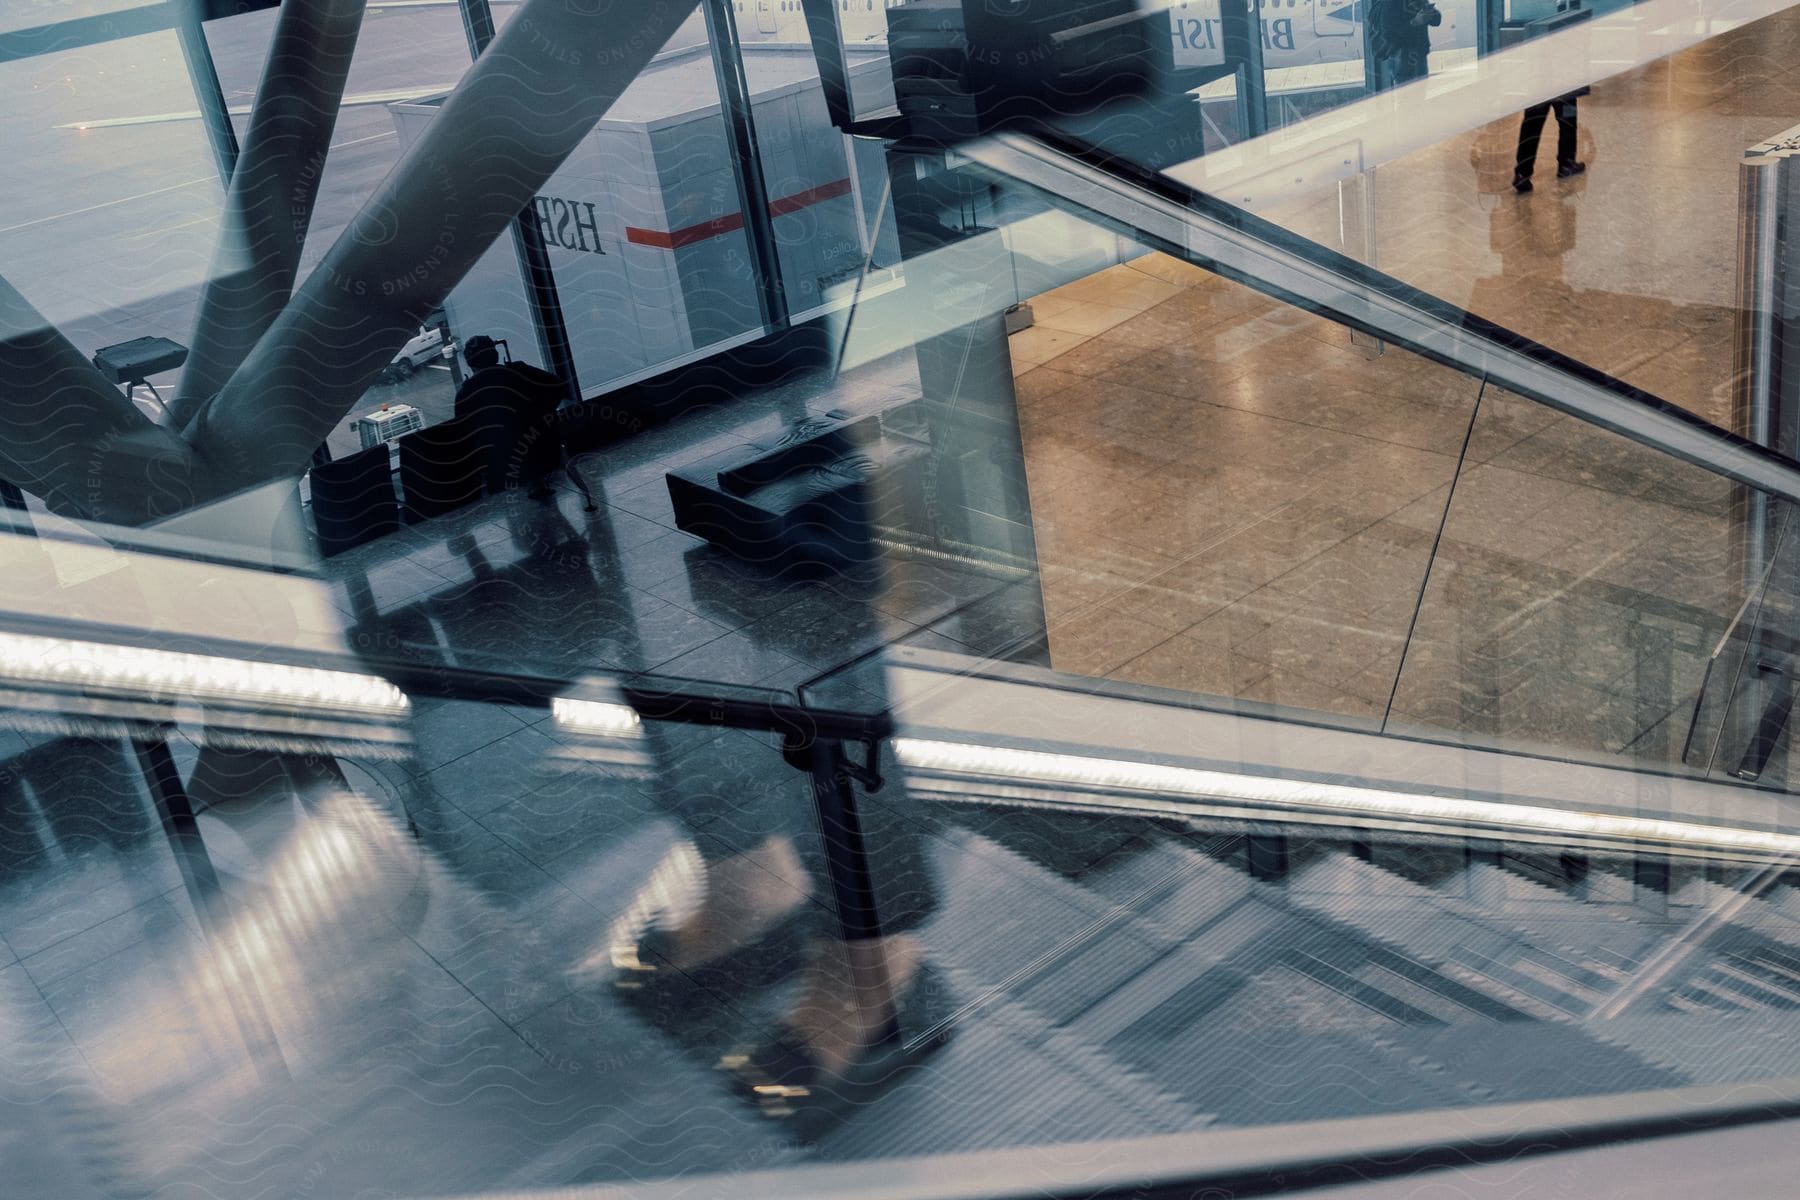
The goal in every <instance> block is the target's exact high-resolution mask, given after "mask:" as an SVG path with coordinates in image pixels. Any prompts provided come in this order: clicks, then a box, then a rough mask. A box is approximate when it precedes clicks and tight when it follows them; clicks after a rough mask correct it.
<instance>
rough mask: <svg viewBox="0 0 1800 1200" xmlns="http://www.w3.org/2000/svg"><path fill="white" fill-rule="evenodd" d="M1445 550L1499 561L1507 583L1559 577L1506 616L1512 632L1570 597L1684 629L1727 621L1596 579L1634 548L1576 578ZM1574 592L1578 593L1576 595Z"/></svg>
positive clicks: (1542, 566)
mask: <svg viewBox="0 0 1800 1200" xmlns="http://www.w3.org/2000/svg"><path fill="white" fill-rule="evenodd" d="M1445 548H1454V549H1456V550H1459V551H1461V552H1463V553H1464V554H1466V555H1467V556H1468V557H1469V558H1471V559H1481V558H1499V559H1502V560H1504V561H1505V562H1507V563H1510V564H1512V567H1511V569H1510V570H1509V571H1508V572H1507V573H1505V574H1504V576H1503V578H1505V579H1509V580H1512V579H1522V578H1523V576H1524V575H1526V574H1527V573H1531V572H1538V573H1543V574H1548V575H1553V576H1558V577H1562V578H1558V579H1556V580H1553V581H1552V582H1551V583H1550V585H1549V586H1550V587H1552V588H1554V589H1556V594H1555V595H1553V596H1539V597H1537V598H1536V599H1535V600H1534V604H1535V605H1536V607H1535V608H1534V609H1533V611H1532V613H1531V614H1530V615H1529V616H1521V615H1519V614H1518V613H1514V614H1510V615H1509V617H1508V618H1507V620H1508V621H1509V622H1512V625H1511V626H1510V627H1515V628H1516V626H1517V625H1518V624H1522V623H1523V622H1524V621H1526V620H1529V619H1531V618H1532V617H1535V616H1536V615H1537V614H1538V613H1539V612H1542V611H1545V610H1546V609H1547V608H1548V606H1549V604H1550V602H1551V601H1553V600H1563V599H1564V598H1566V597H1569V596H1571V595H1573V596H1578V597H1580V598H1582V599H1588V598H1594V599H1598V600H1599V601H1600V602H1601V603H1604V604H1607V605H1610V606H1611V607H1614V608H1619V609H1627V610H1630V611H1632V612H1635V613H1638V614H1640V615H1642V616H1650V617H1656V618H1658V619H1661V620H1666V621H1674V622H1677V623H1678V624H1680V625H1681V626H1682V627H1683V628H1684V629H1689V628H1693V627H1696V626H1698V627H1700V628H1705V627H1706V626H1707V624H1708V622H1725V621H1727V620H1728V619H1729V618H1727V617H1725V616H1723V615H1721V614H1719V613H1717V612H1714V611H1713V610H1711V609H1706V608H1700V607H1697V606H1694V605H1687V604H1683V603H1682V602H1681V601H1679V600H1672V599H1670V598H1668V597H1666V596H1658V595H1655V594H1653V593H1650V592H1640V591H1637V590H1635V589H1632V588H1629V587H1626V586H1625V585H1623V584H1617V583H1612V582H1610V581H1609V580H1605V579H1600V578H1598V574H1599V572H1600V571H1602V570H1604V569H1605V568H1606V567H1608V566H1610V565H1612V564H1613V563H1616V562H1622V561H1626V560H1627V556H1628V554H1629V552H1630V551H1631V550H1633V549H1636V547H1635V546H1632V547H1626V548H1624V549H1621V550H1618V551H1616V552H1614V553H1613V554H1612V555H1610V556H1606V557H1604V558H1602V560H1601V561H1600V562H1599V563H1598V564H1596V565H1595V567H1594V568H1593V569H1592V570H1590V571H1587V572H1585V573H1581V574H1577V573H1576V572H1574V571H1570V570H1567V569H1566V568H1562V567H1554V566H1550V565H1548V564H1546V563H1541V562H1532V561H1530V560H1528V559H1516V558H1513V557H1512V556H1510V555H1506V554H1502V553H1500V552H1499V551H1494V550H1489V549H1488V548H1486V547H1483V546H1474V545H1471V544H1469V543H1465V542H1461V541H1456V540H1453V539H1449V538H1446V539H1445V540H1444V542H1443V543H1442V544H1441V546H1440V552H1441V551H1442V550H1443V549H1445ZM1577 589H1582V590H1579V591H1578V590H1577ZM1587 589H1592V590H1593V591H1597V592H1600V593H1601V595H1600V596H1598V597H1589V596H1588V594H1587ZM1646 600H1647V601H1649V602H1650V603H1649V605H1645V604H1643V603H1641V601H1646ZM1506 627H1507V626H1505V625H1504V623H1503V626H1496V627H1494V628H1493V629H1491V630H1489V631H1488V634H1487V636H1497V635H1499V634H1500V633H1502V632H1505V628H1506ZM1703 640H1708V642H1709V644H1710V639H1703Z"/></svg>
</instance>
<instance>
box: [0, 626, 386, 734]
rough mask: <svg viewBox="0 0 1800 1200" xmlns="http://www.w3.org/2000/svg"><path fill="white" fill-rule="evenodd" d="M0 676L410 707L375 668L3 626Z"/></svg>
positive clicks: (326, 705) (333, 706)
mask: <svg viewBox="0 0 1800 1200" xmlns="http://www.w3.org/2000/svg"><path fill="white" fill-rule="evenodd" d="M0 679H5V680H9V681H17V682H19V683H24V684H52V685H55V686H58V687H67V688H93V689H104V690H107V691H111V692H121V693H127V694H130V693H139V694H142V693H149V694H151V695H162V694H168V693H175V694H179V695H183V696H190V697H192V698H194V699H196V700H213V701H236V702H240V703H242V702H245V701H257V702H260V703H265V704H274V705H285V706H288V707H295V708H308V709H326V710H333V711H344V710H360V711H364V712H370V713H381V714H385V715H397V714H399V713H403V712H405V711H406V709H407V707H408V701H407V699H406V694H405V693H404V692H402V691H401V690H400V689H399V688H397V687H395V686H394V685H393V684H391V683H389V682H388V681H387V680H385V679H378V678H376V677H375V676H373V675H356V674H353V673H351V672H348V671H326V670H320V669H318V668H316V667H290V666H284V665H281V664H279V663H264V662H254V661H252V660H249V659H241V658H217V657H213V656H211V655H205V654H184V653H180V652H178V651H174V650H152V649H148V648H146V647H143V646H118V645H110V644H107V643H104V642H78V641H70V640H68V639H66V638H51V637H33V636H29V635H26V634H16V633H0Z"/></svg>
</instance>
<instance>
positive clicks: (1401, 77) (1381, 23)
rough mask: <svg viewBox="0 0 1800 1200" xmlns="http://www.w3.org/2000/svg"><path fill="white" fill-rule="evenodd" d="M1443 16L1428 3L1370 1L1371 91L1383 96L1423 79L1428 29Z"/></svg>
mask: <svg viewBox="0 0 1800 1200" xmlns="http://www.w3.org/2000/svg"><path fill="white" fill-rule="evenodd" d="M1443 23H1444V14H1443V13H1441V12H1439V11H1438V9H1437V6H1436V5H1434V4H1432V3H1431V0H1371V3H1370V5H1369V22H1368V37H1369V57H1370V58H1371V59H1372V60H1373V62H1374V65H1375V88H1374V90H1375V91H1378V92H1385V91H1387V90H1388V89H1389V88H1397V87H1399V86H1400V85H1401V84H1404V83H1411V82H1412V81H1413V80H1415V79H1423V78H1425V75H1426V72H1427V70H1428V69H1429V68H1428V66H1427V56H1428V55H1429V54H1430V53H1431V33H1430V30H1431V27H1432V26H1434V25H1442V24H1443Z"/></svg>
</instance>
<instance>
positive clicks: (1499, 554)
mask: <svg viewBox="0 0 1800 1200" xmlns="http://www.w3.org/2000/svg"><path fill="white" fill-rule="evenodd" d="M1528 473H1529V472H1521V474H1528ZM1537 478H1547V479H1554V478H1555V477H1554V476H1543V475H1539V476H1537ZM1558 482H1567V481H1563V480H1558ZM1433 490H1434V491H1435V490H1437V489H1433ZM1429 494H1430V493H1427V495H1429ZM1607 494H1608V495H1618V493H1616V492H1613V493H1607ZM1423 498H1424V497H1421V499H1423ZM1414 503H1416V502H1414ZM1402 507H1406V506H1402ZM1395 511H1399V510H1395ZM1388 515H1389V516H1392V515H1393V514H1392V513H1390V514H1388ZM1386 520H1387V518H1386V517H1383V518H1381V519H1380V520H1378V521H1376V522H1375V523H1374V524H1373V525H1371V526H1369V527H1367V528H1365V529H1362V530H1360V531H1358V533H1356V534H1354V535H1352V536H1356V537H1360V536H1362V535H1363V534H1367V533H1373V534H1374V535H1375V536H1377V537H1382V534H1381V533H1380V531H1379V530H1378V529H1377V528H1376V526H1379V525H1381V524H1383V523H1384V522H1385V521H1386ZM1449 528H1450V527H1449V526H1446V530H1445V533H1446V536H1445V538H1444V539H1443V541H1442V542H1441V544H1440V545H1439V555H1438V557H1442V556H1443V551H1444V550H1446V549H1454V550H1457V551H1460V552H1461V553H1462V554H1463V555H1465V556H1467V557H1468V558H1470V559H1482V558H1487V559H1499V560H1501V565H1503V566H1505V567H1507V570H1506V571H1505V573H1504V575H1503V577H1504V578H1507V579H1513V578H1518V577H1519V575H1520V574H1521V573H1522V572H1525V571H1542V572H1549V573H1553V574H1556V575H1566V576H1569V577H1571V578H1573V579H1575V580H1577V581H1588V582H1590V583H1591V584H1592V585H1593V586H1594V587H1596V588H1601V589H1605V590H1607V591H1609V592H1614V593H1619V594H1621V595H1628V596H1633V597H1643V598H1645V599H1649V600H1652V601H1654V602H1656V604H1657V606H1659V608H1660V609H1661V610H1662V611H1658V610H1657V609H1646V608H1644V607H1643V606H1642V605H1639V604H1635V603H1631V604H1627V603H1621V602H1619V601H1616V600H1611V599H1608V600H1605V601H1604V602H1605V603H1608V604H1611V605H1613V606H1614V607H1617V608H1630V609H1633V610H1635V611H1638V612H1644V613H1647V614H1648V615H1652V616H1658V617H1662V618H1664V619H1667V620H1676V621H1682V622H1683V623H1685V624H1690V625H1691V624H1694V623H1696V617H1704V618H1716V617H1717V616H1718V614H1716V613H1713V612H1712V611H1711V610H1709V609H1703V608H1697V607H1694V606H1691V605H1683V604H1681V603H1680V602H1679V601H1674V600H1670V599H1668V598H1667V597H1663V596H1656V595H1653V594H1651V593H1647V592H1637V591H1634V590H1632V589H1629V588H1626V587H1624V585H1621V584H1615V583H1610V582H1608V581H1606V580H1603V579H1594V577H1593V576H1594V572H1591V571H1590V572H1588V573H1587V574H1585V575H1576V573H1575V572H1572V571H1568V570H1566V569H1565V568H1561V567H1555V566H1551V565H1550V564H1547V563H1543V562H1537V561H1533V560H1531V559H1523V558H1515V557H1514V556H1512V555H1509V554H1506V553H1504V552H1503V551H1498V550H1493V549H1490V548H1489V547H1486V546H1480V545H1476V544H1474V543H1471V542H1465V541H1462V540H1461V539H1458V538H1453V537H1450V536H1449ZM1382 540H1384V541H1385V542H1386V543H1387V544H1388V545H1390V546H1393V547H1395V548H1396V549H1400V550H1407V549H1409V548H1408V547H1406V546H1404V545H1402V544H1401V543H1400V542H1399V541H1397V540H1395V539H1392V538H1385V537H1384V538H1383V539H1382ZM1340 545H1341V543H1340ZM1635 549H1637V546H1636V545H1635V544H1634V545H1633V546H1629V547H1624V548H1622V549H1620V550H1618V551H1616V552H1615V553H1614V554H1613V555H1612V556H1611V557H1610V558H1608V559H1607V560H1606V561H1605V562H1603V563H1602V564H1601V567H1604V566H1605V565H1607V564H1608V563H1611V562H1618V561H1624V560H1625V559H1626V557H1627V555H1628V554H1629V552H1630V551H1632V550H1635ZM1308 561H1311V560H1308ZM1433 561H1434V562H1435V561H1436V560H1435V558H1434V559H1433ZM1300 565H1301V566H1304V565H1306V564H1304V563H1302V564H1300ZM1295 569H1296V570H1297V569H1298V567H1297V568H1295ZM1291 573H1292V572H1284V573H1283V574H1282V575H1279V576H1277V577H1276V578H1275V579H1272V580H1270V581H1269V583H1270V584H1273V583H1276V582H1278V581H1279V580H1280V579H1283V578H1286V576H1287V575H1288V574H1291ZM1264 586H1265V587H1266V586H1268V584H1265V585H1264ZM1258 590H1261V589H1258ZM1567 590H1568V589H1567V588H1565V589H1564V591H1565V592H1566V591H1567Z"/></svg>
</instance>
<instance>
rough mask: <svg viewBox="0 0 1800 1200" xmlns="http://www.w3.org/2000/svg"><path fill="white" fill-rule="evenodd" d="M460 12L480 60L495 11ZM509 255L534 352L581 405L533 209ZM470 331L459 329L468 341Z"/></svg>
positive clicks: (473, 4)
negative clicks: (521, 287)
mask: <svg viewBox="0 0 1800 1200" xmlns="http://www.w3.org/2000/svg"><path fill="white" fill-rule="evenodd" d="M456 7H457V9H458V10H459V11H460V12H461V13H462V23H463V35H464V36H465V37H467V38H468V41H469V57H470V58H480V57H481V52H482V51H483V50H486V49H487V47H488V43H489V42H491V41H493V40H494V12H493V9H491V8H490V7H488V0H457V4H456ZM512 237H513V251H514V253H515V254H517V255H518V258H519V274H520V275H521V276H522V277H523V281H524V284H525V301H526V303H527V304H529V305H530V306H531V324H532V328H533V329H535V330H536V332H537V342H538V352H539V353H540V354H542V355H543V356H544V367H545V369H547V370H548V371H549V372H550V373H551V374H552V375H554V376H556V377H557V379H559V380H561V381H562V385H563V393H564V397H563V399H564V402H565V403H577V404H578V403H580V401H581V378H580V376H578V375H577V374H576V372H575V351H574V350H573V349H572V347H571V343H570V341H569V324H568V321H567V320H565V319H564V316H563V309H562V298H561V297H560V296H559V295H558V294H557V290H556V272H555V270H554V269H552V267H551V266H550V251H549V249H548V248H547V247H546V246H545V245H544V236H543V231H542V230H540V229H539V228H538V221H537V210H536V208H535V207H533V206H532V205H529V204H528V205H526V206H525V207H524V208H523V209H521V210H520V212H519V215H518V216H517V217H516V218H514V220H513V227H512ZM472 332H477V331H473V330H466V329H465V330H461V331H459V334H458V336H459V337H467V336H469V334H470V333H472Z"/></svg>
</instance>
